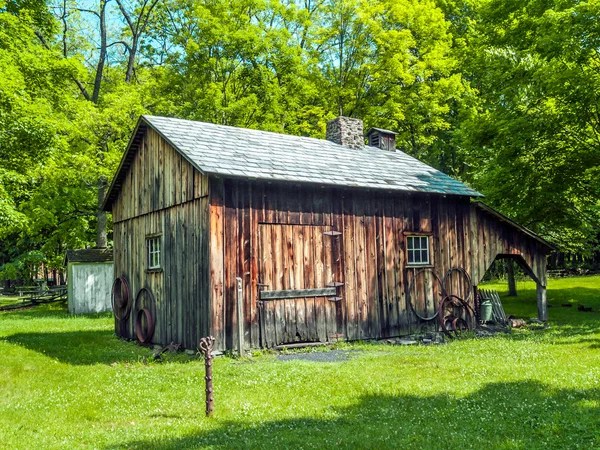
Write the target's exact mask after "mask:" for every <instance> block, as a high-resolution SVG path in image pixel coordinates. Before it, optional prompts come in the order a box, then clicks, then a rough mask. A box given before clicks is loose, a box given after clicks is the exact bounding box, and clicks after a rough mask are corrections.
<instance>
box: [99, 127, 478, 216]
mask: <svg viewBox="0 0 600 450" xmlns="http://www.w3.org/2000/svg"><path fill="white" fill-rule="evenodd" d="M146 126H150V127H151V128H153V129H154V130H155V131H156V132H157V133H158V134H160V135H161V136H162V137H163V138H164V139H165V140H167V141H168V142H169V143H170V144H171V145H172V146H173V147H174V148H175V149H176V150H177V151H179V152H180V153H181V154H182V155H183V156H184V157H185V158H186V159H187V160H188V161H189V162H190V163H191V164H192V165H193V166H194V167H195V168H196V169H198V170H199V171H201V172H202V173H205V174H214V175H220V176H224V177H241V178H246V179H259V180H267V181H283V182H296V183H312V184H320V185H330V186H340V187H358V188H367V189H385V190H394V191H408V192H425V193H435V194H450V195H464V196H470V197H483V195H482V194H480V193H479V192H477V191H475V190H474V189H471V188H470V187H469V186H467V185H465V184H463V183H461V182H460V181H457V180H455V179H453V178H451V177H449V176H448V175H446V174H444V173H442V172H440V171H439V170H436V169H434V168H433V167H430V166H428V165H427V164H425V163H423V162H421V161H419V160H418V159H415V158H413V157H412V156H409V155H407V154H406V153H404V152H402V151H399V150H397V151H395V152H390V151H384V150H381V149H379V148H375V147H369V146H366V145H365V146H364V147H363V148H360V149H353V148H349V147H345V146H342V145H339V144H336V143H333V142H330V141H326V140H323V139H315V138H309V137H300V136H291V135H286V134H279V133H272V132H267V131H259V130H251V129H247V128H237V127H231V126H225V125H215V124H212V123H205V122H195V121H192V120H183V119H173V118H169V117H159V116H146V115H144V116H142V117H140V121H139V122H138V125H137V128H136V131H135V132H134V134H133V136H132V138H131V140H130V142H129V145H128V148H127V151H126V154H125V156H124V157H123V161H122V162H121V166H120V167H119V169H118V171H117V174H116V176H115V179H114V180H113V184H112V185H111V188H110V190H109V192H108V194H107V197H106V201H105V209H110V205H111V203H112V201H113V200H114V199H115V198H116V195H117V193H118V189H119V187H120V185H121V183H122V180H123V179H124V177H125V175H126V171H127V164H126V162H127V161H129V160H130V159H131V157H132V154H134V153H135V151H136V150H137V146H139V143H140V141H141V137H142V136H143V132H144V131H145V127H146Z"/></svg>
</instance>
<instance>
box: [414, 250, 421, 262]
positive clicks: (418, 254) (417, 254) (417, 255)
mask: <svg viewBox="0 0 600 450" xmlns="http://www.w3.org/2000/svg"><path fill="white" fill-rule="evenodd" d="M415 262H416V263H420V262H421V252H420V251H418V250H416V251H415Z"/></svg>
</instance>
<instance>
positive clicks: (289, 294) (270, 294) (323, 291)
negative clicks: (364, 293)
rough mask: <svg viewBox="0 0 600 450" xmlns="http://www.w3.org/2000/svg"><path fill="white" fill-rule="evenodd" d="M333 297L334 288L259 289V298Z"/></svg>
mask: <svg viewBox="0 0 600 450" xmlns="http://www.w3.org/2000/svg"><path fill="white" fill-rule="evenodd" d="M306 297H335V288H320V289H288V290H285V291H261V292H260V299H261V300H278V299H285V298H306Z"/></svg>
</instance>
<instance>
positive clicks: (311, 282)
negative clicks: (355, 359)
mask: <svg viewBox="0 0 600 450" xmlns="http://www.w3.org/2000/svg"><path fill="white" fill-rule="evenodd" d="M366 140H368V142H369V144H370V145H365V141H366ZM480 197H482V195H481V194H480V193H478V192H476V191H474V190H473V189H471V188H470V187H468V186H466V185H464V184H462V183H460V182H458V181H456V180H454V179H452V178H450V177H448V176H447V175H445V174H443V173H441V172H439V171H437V170H435V169H433V168H432V167H430V166H427V165H426V164H424V163H422V162H420V161H418V160H416V159H414V158H412V157H410V156H408V155H407V154H405V153H403V152H401V151H399V150H397V149H396V145H395V134H394V133H392V132H389V131H386V130H381V129H371V130H369V132H368V133H367V136H366V139H365V135H364V134H363V124H362V121H360V120H358V119H350V118H345V117H340V118H337V119H335V120H333V121H330V122H329V123H328V125H327V140H321V139H313V138H306V137H297V136H288V135H283V134H276V133H269V132H263V131H257V130H249V129H241V128H235V127H228V126H221V125H213V124H208V123H201V122H194V121H188V120H179V119H172V118H166V117H152V116H142V117H141V118H140V120H139V122H138V124H137V127H136V129H135V131H134V133H133V136H132V138H131V140H130V142H129V145H128V147H127V150H126V152H125V154H124V156H123V160H122V162H121V164H120V166H119V169H118V171H117V173H116V175H115V177H114V180H113V182H112V185H111V187H110V190H109V192H108V193H107V197H106V201H105V209H106V210H107V211H111V212H112V217H113V224H114V237H113V239H114V270H115V277H117V280H116V281H115V285H114V302H115V305H114V309H115V316H116V319H115V329H116V332H117V334H118V335H119V336H122V337H125V338H132V339H135V338H136V336H137V338H138V339H140V340H142V341H145V342H152V343H155V344H168V343H170V342H175V343H180V344H182V346H183V347H185V348H196V347H197V345H198V341H199V339H200V338H201V337H203V336H206V335H213V336H214V337H215V338H216V348H217V349H220V350H225V349H235V348H236V347H237V346H238V345H239V344H238V341H241V342H242V343H243V345H244V347H245V348H266V347H273V346H277V345H283V344H291V343H298V342H326V341H331V340H340V339H344V340H357V339H379V338H388V337H395V336H402V335H407V334H410V333H413V332H415V331H416V330H419V329H420V328H421V327H422V326H423V325H424V324H425V325H427V324H429V323H433V322H434V321H432V320H430V319H431V317H432V316H434V315H435V312H436V311H437V306H438V304H439V302H440V301H441V300H442V297H443V296H445V295H448V294H453V295H457V296H459V297H461V298H463V299H465V300H466V301H467V302H469V304H471V305H473V306H474V301H475V297H476V296H475V294H474V292H476V289H474V288H476V286H477V285H478V284H479V282H480V281H481V280H482V278H483V276H484V274H485V272H486V270H487V269H488V268H489V267H490V265H491V264H492V262H493V261H494V260H495V259H496V258H513V259H514V260H516V261H517V262H518V263H519V264H520V265H521V267H523V269H524V270H525V271H526V272H527V273H528V274H529V275H530V276H531V277H532V278H533V279H534V280H535V282H536V283H537V290H538V311H539V317H540V319H541V320H547V309H546V254H547V252H549V250H550V249H551V248H552V247H551V245H550V244H548V243H547V242H546V241H544V240H543V239H542V238H540V237H539V236H536V235H535V234H534V233H532V232H531V231H529V230H527V229H526V228H524V227H522V226H520V225H518V224H516V223H514V222H513V221H511V220H510V219H508V218H507V217H505V216H503V215H501V214H500V213H498V212H496V211H494V210H493V209H491V208H490V207H488V206H486V205H484V204H483V203H480V202H478V201H474V200H477V199H478V198H480Z"/></svg>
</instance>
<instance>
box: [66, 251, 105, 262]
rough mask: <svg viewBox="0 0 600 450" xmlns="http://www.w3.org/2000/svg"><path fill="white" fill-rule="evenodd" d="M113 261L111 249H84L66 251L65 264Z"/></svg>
mask: <svg viewBox="0 0 600 450" xmlns="http://www.w3.org/2000/svg"><path fill="white" fill-rule="evenodd" d="M112 260H113V251H112V249H111V248H86V249H82V250H67V252H66V254H65V264H66V263H67V262H80V263H81V262H110V261H112Z"/></svg>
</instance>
